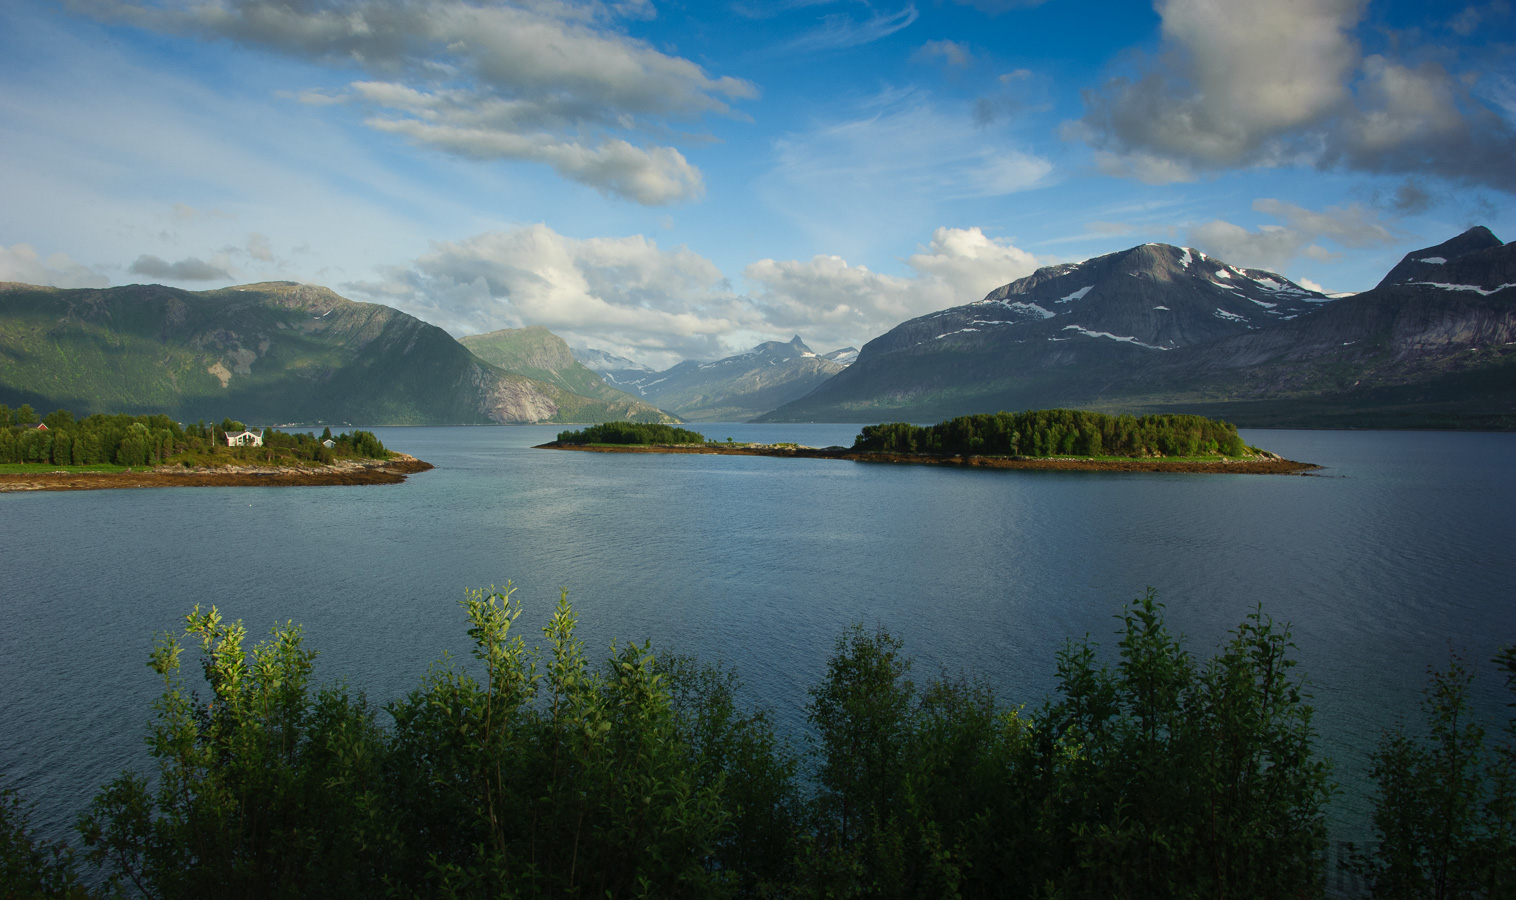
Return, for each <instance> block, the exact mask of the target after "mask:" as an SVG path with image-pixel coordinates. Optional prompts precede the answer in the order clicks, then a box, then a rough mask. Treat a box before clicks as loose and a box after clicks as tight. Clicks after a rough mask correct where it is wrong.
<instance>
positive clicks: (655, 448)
mask: <svg viewBox="0 0 1516 900" xmlns="http://www.w3.org/2000/svg"><path fill="white" fill-rule="evenodd" d="M534 449H537V450H582V451H586V452H589V453H704V454H711V455H716V456H776V457H782V458H795V459H845V460H851V461H853V462H870V463H900V464H907V465H927V466H961V467H964V468H975V469H1052V470H1063V471H1081V472H1181V473H1192V474H1194V473H1223V472H1224V473H1231V474H1236V475H1305V474H1309V473H1310V472H1311V470H1313V469H1319V468H1321V467H1320V466H1318V465H1316V464H1314V463H1303V462H1296V461H1294V460H1290V459H1283V458H1281V457H1278V456H1274V455H1273V454H1267V455H1265V456H1261V457H1248V458H1242V459H1219V460H1215V461H1214V462H1212V461H1205V462H1197V461H1194V460H1170V459H1163V458H1162V457H1156V458H1146V459H1079V458H1069V457H1027V456H938V455H934V454H929V453H860V452H857V451H854V450H848V449H845V448H839V447H828V448H825V449H818V448H815V447H796V446H792V445H789V444H733V445H731V446H725V445H721V444H706V445H703V446H693V445H689V444H642V445H624V446H607V445H591V444H560V443H558V442H557V441H554V442H552V443H548V444H539V445H538V446H537V447H535V448H534Z"/></svg>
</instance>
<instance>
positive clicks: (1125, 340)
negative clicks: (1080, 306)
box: [1063, 325, 1168, 350]
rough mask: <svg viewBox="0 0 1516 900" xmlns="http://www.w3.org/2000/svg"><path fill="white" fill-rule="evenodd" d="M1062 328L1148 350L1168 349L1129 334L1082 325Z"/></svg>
mask: <svg viewBox="0 0 1516 900" xmlns="http://www.w3.org/2000/svg"><path fill="white" fill-rule="evenodd" d="M1063 330H1064V331H1077V332H1078V333H1080V334H1082V335H1084V336H1086V337H1098V338H1109V339H1111V340H1113V341H1121V342H1122V343H1126V344H1136V345H1137V346H1139V347H1146V348H1148V349H1149V350H1167V349H1168V348H1167V347H1155V346H1154V345H1152V344H1144V343H1143V342H1142V341H1139V340H1137V339H1136V338H1134V337H1131V336H1130V335H1119V334H1111V333H1110V332H1109V331H1091V330H1090V329H1088V328H1085V327H1084V326H1082V325H1065V326H1063Z"/></svg>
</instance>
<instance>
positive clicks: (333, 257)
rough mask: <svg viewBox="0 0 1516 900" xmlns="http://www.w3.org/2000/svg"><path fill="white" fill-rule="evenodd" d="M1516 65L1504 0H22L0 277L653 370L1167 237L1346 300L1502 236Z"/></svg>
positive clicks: (1, 126) (883, 320)
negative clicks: (1461, 244) (609, 355)
mask: <svg viewBox="0 0 1516 900" xmlns="http://www.w3.org/2000/svg"><path fill="white" fill-rule="evenodd" d="M1513 47H1516V11H1513V9H1512V6H1511V2H1510V0H1491V2H1480V0H1475V2H1472V3H1468V4H1462V3H1440V2H1439V3H1432V2H1420V3H1411V2H1397V0H1390V2H1380V0H1372V2H1364V0H1313V2H1307V0H1273V2H1269V3H1259V2H1257V0H1158V2H1156V3H1154V4H1153V5H1151V6H1150V5H1147V4H1144V3H1141V2H1100V0H1084V2H1073V0H1042V2H1037V0H917V2H914V3H911V2H896V0H889V2H865V0H836V2H830V0H731V2H722V0H713V2H699V3H697V2H661V0H620V2H617V0H601V2H569V0H519V2H514V3H502V2H496V3H488V2H464V0H56V2H50V0H8V2H6V3H5V4H3V5H0V280H12V281H26V282H31V283H42V284H54V285H58V286H61V287H85V286H105V285H111V284H128V283H134V282H139V283H149V282H158V283H165V284H172V285H176V286H180V287H186V288H192V289H207V288H216V287H223V286H226V285H231V284H242V283H250V282H256V281H266V280H292V281H301V282H307V283H315V284H324V285H327V286H329V287H331V288H333V289H335V290H337V291H338V292H339V293H341V294H343V295H344V296H347V297H350V298H352V299H355V300H364V301H372V302H381V303H386V304H389V305H392V306H395V307H398V308H400V309H403V310H406V311H407V312H410V313H412V314H414V315H417V316H419V317H421V318H423V319H425V320H427V321H429V322H433V323H435V324H437V325H440V326H442V327H444V328H446V329H448V330H449V331H451V332H452V333H453V334H455V335H460V336H461V335H464V334H471V333H478V332H483V331H489V330H492V329H495V328H504V327H518V326H522V325H531V324H539V325H545V326H547V327H548V328H550V329H552V330H553V331H554V332H556V333H558V334H560V335H562V336H563V337H565V338H566V339H568V340H569V342H570V343H571V344H575V345H587V346H592V347H597V348H600V349H605V350H609V351H612V352H615V353H620V354H622V355H625V356H629V357H632V358H634V359H636V360H638V361H641V362H644V363H646V364H649V365H652V366H655V367H663V366H666V365H670V364H672V363H674V362H677V361H679V360H681V359H685V358H714V357H718V356H722V355H726V354H728V353H731V352H735V351H739V350H742V349H745V348H746V347H748V346H751V345H752V344H753V343H756V342H757V341H760V340H768V339H781V340H787V339H788V338H789V337H790V336H791V335H793V334H797V333H798V334H800V335H801V336H802V337H803V338H804V339H805V340H806V341H807V342H808V343H809V344H811V346H812V347H813V348H815V349H817V350H819V351H823V352H824V351H828V350H831V349H835V348H837V347H841V346H845V345H849V344H851V345H854V346H862V344H863V343H864V342H866V341H867V340H869V339H871V338H873V337H876V336H878V335H879V334H882V333H883V332H885V331H887V330H888V329H889V328H891V327H893V326H894V325H895V324H897V323H899V322H900V321H903V320H905V319H907V318H911V317H913V316H917V315H921V314H924V313H927V312H930V311H933V310H936V309H941V308H944V307H947V306H952V305H957V304H961V303H965V302H969V301H972V300H976V299H978V298H979V297H981V296H983V295H984V294H985V293H986V292H988V291H989V290H991V289H993V288H995V287H997V286H999V285H1001V284H1005V283H1007V282H1009V281H1012V280H1014V279H1016V278H1019V277H1022V276H1024V275H1027V274H1030V273H1031V272H1032V271H1033V270H1034V269H1035V268H1036V267H1038V266H1040V265H1046V264H1049V263H1055V262H1067V261H1073V260H1079V259H1085V258H1088V257H1091V256H1096V255H1099V254H1102V253H1109V252H1112V251H1115V250H1120V249H1124V248H1126V247H1130V246H1133V245H1136V244H1140V243H1144V242H1148V241H1163V242H1168V243H1175V244H1180V245H1187V246H1193V247H1197V248H1199V249H1202V250H1204V251H1206V252H1208V253H1211V254H1212V255H1214V256H1218V257H1220V258H1222V259H1224V260H1226V261H1228V262H1231V263H1234V264H1238V265H1245V266H1252V267H1258V268H1266V269H1271V270H1274V271H1277V272H1281V273H1283V274H1285V275H1287V276H1289V277H1291V278H1293V279H1295V280H1297V281H1300V282H1302V283H1304V284H1307V285H1308V286H1319V287H1321V288H1323V289H1325V290H1328V291H1357V290H1363V289H1366V288H1369V287H1372V286H1373V284H1374V283H1375V282H1377V281H1378V279H1379V278H1380V277H1381V276H1382V275H1383V274H1384V273H1385V272H1386V271H1387V270H1388V269H1389V268H1390V266H1392V265H1393V264H1394V263H1395V262H1396V261H1398V259H1399V258H1400V257H1401V255H1403V254H1404V253H1406V252H1407V251H1409V250H1412V249H1416V248H1418V247H1424V246H1428V245H1431V244H1436V243H1440V242H1441V241H1443V240H1445V239H1447V238H1449V237H1452V236H1453V235H1455V234H1457V233H1459V232H1461V231H1463V230H1464V229H1466V228H1468V227H1469V226H1470V225H1474V224H1484V225H1488V226H1489V227H1491V228H1492V229H1493V230H1494V231H1495V233H1496V234H1497V235H1499V236H1501V237H1502V238H1509V237H1510V236H1511V234H1510V232H1512V230H1513V228H1512V226H1513V225H1516V215H1513V212H1512V209H1511V201H1512V195H1513V192H1516V53H1513V52H1512V51H1513Z"/></svg>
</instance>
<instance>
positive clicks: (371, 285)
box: [342, 224, 1038, 368]
mask: <svg viewBox="0 0 1516 900" xmlns="http://www.w3.org/2000/svg"><path fill="white" fill-rule="evenodd" d="M905 263H906V265H908V266H909V267H910V268H911V269H912V270H913V273H912V274H911V275H908V276H895V275H884V274H880V273H878V272H874V271H871V270H870V269H868V268H866V267H864V266H850V265H848V264H847V263H846V262H845V261H844V260H843V259H842V258H840V257H837V256H817V257H815V258H813V259H811V260H808V261H804V262H802V261H796V260H789V261H781V260H773V259H764V260H759V261H758V262H755V263H753V264H752V265H749V266H748V267H746V269H745V270H744V272H743V276H744V278H745V280H746V282H747V284H748V288H749V289H748V292H746V293H739V292H736V291H734V290H733V289H732V287H731V285H730V284H729V283H728V281H727V279H726V278H725V277H724V276H723V275H722V273H721V271H720V270H719V269H717V268H716V266H715V265H714V264H713V263H712V262H711V261H710V260H708V259H706V258H705V257H703V256H700V255H699V254H697V253H695V252H693V251H691V250H689V249H688V248H686V247H675V248H673V249H669V250H665V249H662V248H660V247H659V246H658V244H657V243H656V242H655V241H653V240H651V239H649V238H647V237H644V236H641V235H633V236H630V237H620V238H590V239H583V240H581V239H575V238H570V237H565V236H564V235H561V234H559V233H557V232H556V231H554V230H553V229H551V228H549V227H548V226H546V225H541V224H538V225H532V226H528V227H524V228H516V229H511V230H505V231H492V232H488V233H485V234H480V235H476V236H474V237H471V238H468V239H467V240H463V241H456V242H447V243H439V244H435V245H434V246H433V247H432V249H431V251H430V252H428V253H426V254H425V255H423V256H421V257H419V258H417V259H416V260H414V261H413V262H411V263H410V264H408V265H405V266H399V267H394V268H392V269H390V270H389V271H387V272H386V273H385V278H384V279H383V280H381V281H371V282H355V283H349V284H344V285H342V290H343V291H344V292H346V293H348V294H350V295H352V296H354V297H355V298H362V299H368V300H372V301H374V302H378V303H385V304H388V305H391V306H395V307H398V308H400V309H403V310H405V311H407V312H409V313H411V314H412V315H416V316H418V317H420V318H422V319H425V320H426V321H428V322H432V323H435V324H437V325H440V326H442V327H444V328H446V329H448V330H449V331H451V332H453V333H454V334H460V335H462V334H477V333H483V332H488V331H494V330H496V329H500V328H519V327H523V326H526V325H542V326H545V327H547V328H548V329H550V330H551V331H553V332H554V333H555V334H558V335H559V336H561V337H563V338H564V339H565V340H567V341H568V342H569V343H570V344H572V345H574V346H590V347H596V348H598V349H603V350H609V351H611V352H613V353H616V354H618V355H621V356H627V357H630V358H632V359H636V360H637V361H639V362H642V363H644V364H646V365H650V366H654V367H658V368H664V367H667V366H670V365H673V364H674V363H676V362H679V361H680V360H683V359H715V358H718V357H721V356H726V355H730V354H732V353H735V352H739V351H742V350H745V349H747V348H748V347H750V346H752V345H753V344H755V343H757V342H759V341H764V340H787V339H789V337H790V336H791V335H794V334H800V335H802V336H803V337H804V338H805V340H806V341H807V342H808V343H810V344H811V345H812V346H813V347H816V348H817V349H819V350H832V349H836V348H838V347H843V346H846V345H849V344H851V345H854V346H861V345H862V344H863V343H864V342H866V341H868V340H869V339H871V338H873V337H876V336H878V335H880V334H883V333H884V332H885V331H888V330H889V329H891V328H893V327H894V326H896V325H898V324H899V323H900V322H902V321H904V320H906V319H909V318H913V317H915V316H919V315H923V314H925V313H928V312H931V311H933V310H936V309H941V308H944V307H947V306H954V305H958V304H962V303H968V302H970V301H973V300H978V299H980V298H981V297H983V296H984V295H985V294H987V293H989V291H990V290H992V289H993V288H995V287H998V286H999V285H1002V284H1005V283H1006V282H1009V281H1012V280H1014V279H1016V278H1019V277H1021V276H1023V275H1026V274H1029V273H1030V272H1031V271H1032V270H1033V269H1034V268H1035V267H1036V266H1037V264H1038V261H1037V260H1036V259H1034V258H1033V257H1032V256H1031V255H1030V254H1028V253H1026V252H1025V251H1022V250H1020V249H1018V248H1016V247H1015V246H1013V245H1011V244H1010V243H1009V242H1007V241H1003V240H996V239H993V238H990V237H988V236H986V235H985V234H984V233H983V232H982V231H981V230H980V229H978V228H938V229H937V230H936V232H935V233H934V234H933V235H932V240H931V243H930V244H928V245H926V246H923V247H920V248H918V252H917V253H915V254H913V255H912V256H910V257H909V258H908V259H906V260H905Z"/></svg>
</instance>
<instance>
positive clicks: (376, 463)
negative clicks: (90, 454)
mask: <svg viewBox="0 0 1516 900" xmlns="http://www.w3.org/2000/svg"><path fill="white" fill-rule="evenodd" d="M430 468H432V464H431V463H429V462H424V461H422V460H419V459H417V458H416V457H414V456H410V455H408V454H405V453H396V454H393V455H392V456H391V457H390V458H389V459H384V460H367V461H363V462H358V461H354V460H340V461H338V462H335V463H333V464H331V465H329V466H319V467H314V468H303V467H297V466H223V467H203V466H196V467H191V468H184V467H180V466H158V467H156V468H152V469H143V470H142V471H140V472H134V471H131V470H127V471H125V472H67V471H63V470H59V471H56V472H27V473H22V474H14V475H12V474H0V492H6V491H97V490H111V489H118V488H148V487H315V486H319V485H355V484H399V483H400V482H402V481H404V480H405V478H406V476H407V475H414V474H416V473H417V472H425V471H426V470H427V469H430Z"/></svg>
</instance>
